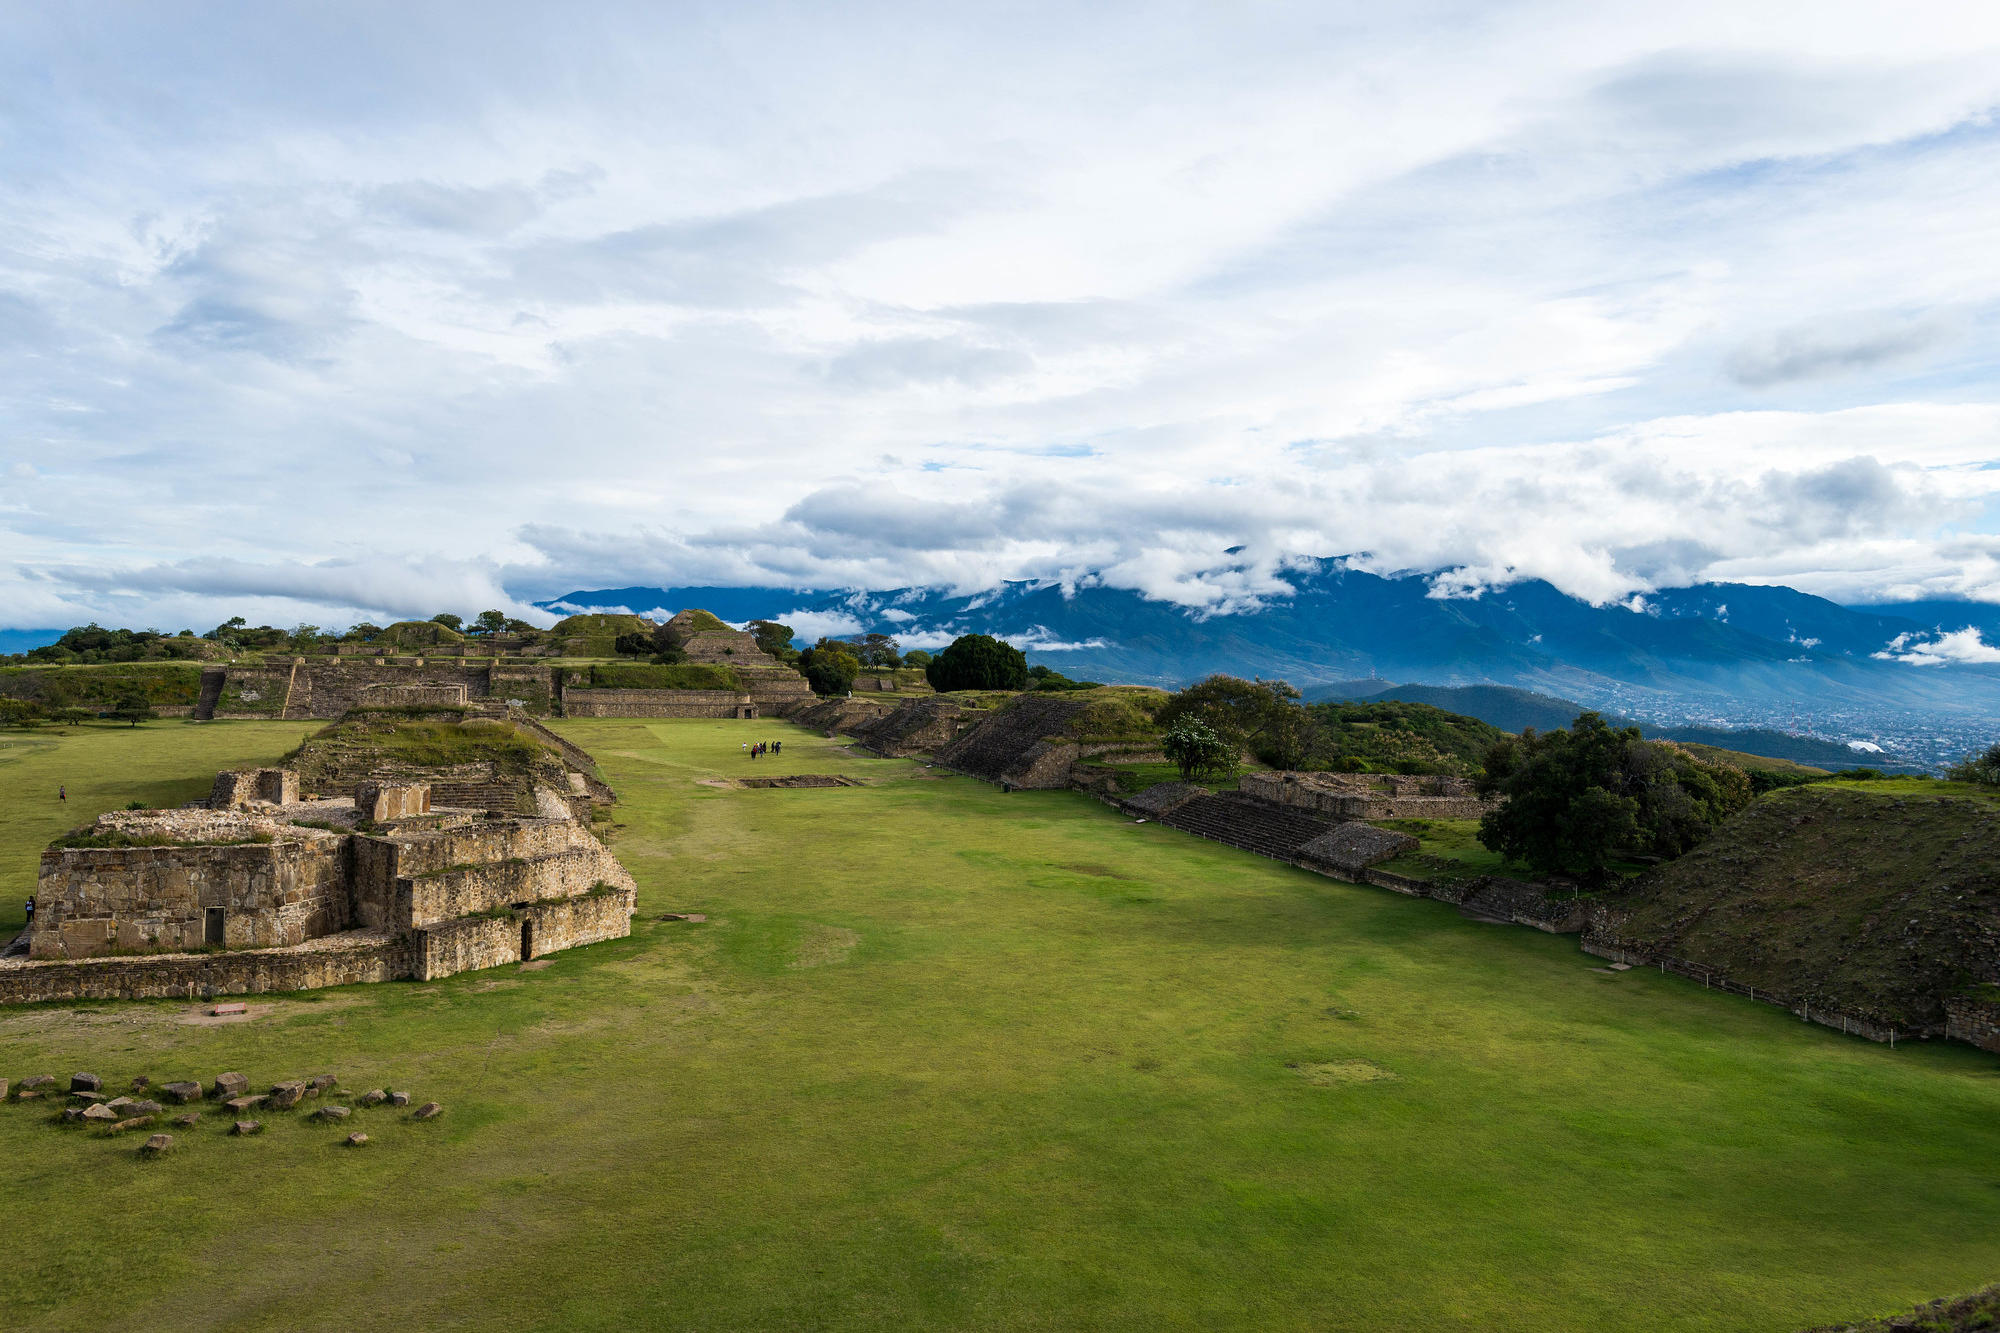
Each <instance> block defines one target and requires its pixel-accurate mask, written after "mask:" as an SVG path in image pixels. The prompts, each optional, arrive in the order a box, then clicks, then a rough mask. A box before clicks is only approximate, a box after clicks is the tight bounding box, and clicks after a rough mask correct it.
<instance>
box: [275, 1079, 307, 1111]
mask: <svg viewBox="0 0 2000 1333" xmlns="http://www.w3.org/2000/svg"><path fill="white" fill-rule="evenodd" d="M305 1095H306V1085H305V1083H304V1082H303V1081H301V1080H297V1079H294V1080H293V1081H291V1082H289V1083H280V1084H277V1085H276V1086H274V1087H273V1088H272V1089H271V1091H270V1098H271V1101H270V1106H271V1109H272V1110H273V1111H289V1110H291V1109H292V1108H293V1107H294V1106H297V1105H298V1104H299V1101H300V1099H302V1098H303V1097H304V1096H305Z"/></svg>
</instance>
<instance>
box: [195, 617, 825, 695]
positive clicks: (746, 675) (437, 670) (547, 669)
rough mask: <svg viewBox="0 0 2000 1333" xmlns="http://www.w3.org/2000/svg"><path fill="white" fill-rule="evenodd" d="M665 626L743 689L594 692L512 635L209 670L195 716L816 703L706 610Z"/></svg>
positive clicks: (699, 659) (753, 644)
mask: <svg viewBox="0 0 2000 1333" xmlns="http://www.w3.org/2000/svg"><path fill="white" fill-rule="evenodd" d="M633 621H634V623H636V624H639V625H643V626H647V627H649V628H652V627H655V626H654V623H653V622H651V621H647V620H643V619H640V618H638V617H634V618H633ZM667 623H668V624H669V625H671V626H673V627H674V628H675V629H677V630H679V631H681V633H682V635H683V639H684V651H685V652H686V654H687V658H688V661H690V662H693V663H697V664H703V665H708V666H718V667H726V668H727V669H728V670H729V671H730V672H731V673H733V674H734V675H735V677H736V679H737V681H738V682H739V683H740V686H741V688H738V689H728V690H713V689H710V690H650V689H631V690H628V689H595V688H589V673H588V672H583V671H577V670H575V669H573V668H566V667H563V666H561V665H557V664H552V663H549V662H545V661H539V660H535V659H534V656H533V655H531V654H527V652H526V650H525V649H522V648H520V647H519V646H518V645H516V644H515V642H514V640H512V639H511V638H509V637H508V636H505V635H496V636H493V637H491V638H489V639H486V640H482V641H481V642H479V643H451V644H445V643H439V644H435V645H429V646H425V645H416V648H417V650H416V651H397V649H398V648H399V647H404V646H406V645H397V644H384V645H381V646H380V648H377V647H375V646H374V645H364V644H340V645H336V646H334V647H333V648H330V649H329V650H328V651H327V652H325V653H321V654H315V655H313V656H301V657H296V658H293V659H290V660H288V661H281V662H271V661H265V662H263V663H258V664H250V663H245V664H242V665H237V664H234V663H231V664H229V665H225V666H213V667H209V668H207V669H205V670H204V671H203V672H202V680H201V691H200V694H199V696H198V698H197V700H196V702H195V705H194V710H193V716H194V717H195V718H196V720H198V721H205V720H208V719H211V718H299V719H304V718H320V719H324V720H327V721H332V720H333V719H335V718H339V717H344V716H346V715H347V714H348V713H350V712H352V711H353V710H355V709H399V710H403V709H436V710H458V711H461V712H469V713H473V714H483V715H487V716H505V715H506V714H508V713H509V711H510V710H511V711H515V712H523V713H529V714H533V715H536V716H558V717H715V718H754V717H788V716H790V715H791V714H792V713H794V712H796V711H798V710H799V709H801V708H804V707H806V706H808V705H810V704H811V703H812V702H813V694H812V689H811V687H810V686H808V685H807V684H806V681H805V677H803V676H801V675H800V674H799V673H798V672H797V671H796V670H794V669H793V668H792V667H790V666H787V665H786V664H784V663H783V662H780V661H778V660H777V659H776V658H774V657H772V656H770V655H769V654H767V653H765V652H764V651H763V650H762V649H761V648H759V647H758V646H757V640H756V639H755V638H754V637H752V636H751V635H749V634H746V633H744V632H743V631H741V630H735V629H731V628H729V626H728V625H726V624H724V623H723V622H722V621H720V620H717V619H716V618H715V617H714V616H712V615H709V614H708V613H707V612H705V611H694V610H689V611H683V612H681V613H680V614H679V615H676V616H675V617H674V618H673V619H672V620H670V621H668V622H667ZM599 651H603V652H606V653H608V651H609V649H608V648H600V649H599ZM517 653H518V654H521V655H510V654H517ZM480 654H491V656H490V657H488V658H482V657H481V656H479V655H480Z"/></svg>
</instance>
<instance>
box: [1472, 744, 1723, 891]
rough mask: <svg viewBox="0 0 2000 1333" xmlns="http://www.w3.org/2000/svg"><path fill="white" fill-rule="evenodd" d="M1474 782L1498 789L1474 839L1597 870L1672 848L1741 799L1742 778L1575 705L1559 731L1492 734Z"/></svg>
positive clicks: (1561, 868) (1547, 866) (1682, 847)
mask: <svg viewBox="0 0 2000 1333" xmlns="http://www.w3.org/2000/svg"><path fill="white" fill-rule="evenodd" d="M1479 789H1480V791H1481V792H1482V793H1483V794H1485V795H1488V796H1494V795H1497V796H1500V797H1501V798H1503V799H1502V803H1501V805H1500V806H1499V808H1498V809H1496V810H1493V811H1491V812H1489V813H1488V814H1487V815H1486V816H1485V817H1484V818H1483V819H1481V820H1480V821H1479V841H1480V842H1481V843H1482V844H1484V845H1485V846H1486V847H1488V848H1490V849H1492V850H1493V851H1496V852H1499V853H1501V854H1502V855H1504V856H1507V857H1509V858H1510V859H1513V860H1518V861H1523V862H1525V863H1527V865H1528V867H1529V868H1530V869H1531V870H1534V871H1537V872H1539V873H1543V874H1547V873H1552V872H1562V873H1567V874H1573V875H1581V876H1586V877H1593V878H1594V877H1601V876H1602V875H1603V874H1604V872H1605V870H1606V869H1607V868H1608V867H1609V865H1610V862H1611V861H1612V860H1613V859H1614V858H1615V857H1616V856H1617V855H1619V854H1620V853H1636V854H1651V855H1657V856H1678V855H1680V854H1681V853H1682V852H1685V851H1687V850H1688V849H1689V848H1691V847H1693V846H1694V845H1695V844H1696V843H1698V842H1700V841H1701V840H1702V839H1703V838H1704V837H1706V836H1707V835H1708V831H1709V830H1710V829H1711V828H1713V827H1714V826H1715V825H1716V824H1717V823H1720V822H1721V821H1722V820H1723V819H1726V818H1727V817H1728V816H1729V815H1731V814H1733V813H1735V812H1736V811H1737V810H1740V809H1742V808H1743V806H1745V805H1746V804H1748V803H1749V800H1750V780H1749V779H1748V778H1747V777H1745V776H1744V775H1743V773H1742V771H1741V770H1739V769H1737V768H1735V767H1733V766H1731V765H1728V764H1711V763H1707V762H1704V761H1702V760H1700V759H1697V758H1695V757H1694V756H1693V755H1691V754H1689V753H1688V752H1687V751H1685V750H1682V749H1680V748H1679V747H1678V746H1675V745H1671V744H1665V743H1661V742H1657V741H1647V740H1642V739H1640V736H1639V729H1638V728H1637V727H1625V728H1622V729H1618V728H1613V727H1611V726H1609V725H1607V724H1606V723H1605V721H1604V719H1603V718H1601V717H1599V716H1598V715H1597V714H1596V713H1585V714H1583V715H1582V716H1580V717H1578V718H1577V720H1576V721H1575V722H1574V723H1572V724H1571V725H1570V728H1569V729H1568V730H1567V731H1562V730H1557V731H1549V732H1541V733H1537V732H1536V731H1534V730H1533V729H1530V730H1528V731H1524V732H1522V733H1521V735H1519V736H1518V737H1516V736H1509V737H1506V738H1504V739H1502V740H1499V741H1496V742H1495V743H1494V745H1493V747H1492V748H1491V749H1490V750H1489V751H1488V752H1487V755H1486V761H1485V765H1484V768H1483V771H1482V772H1481V774H1480V777H1479Z"/></svg>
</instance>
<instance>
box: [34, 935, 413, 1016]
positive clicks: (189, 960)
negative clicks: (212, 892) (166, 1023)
mask: <svg viewBox="0 0 2000 1333" xmlns="http://www.w3.org/2000/svg"><path fill="white" fill-rule="evenodd" d="M409 975H410V944H409V941H408V940H406V939H404V938H401V937H395V936H387V935H383V934H381V933H378V932H366V933H360V934H357V935H355V936H354V937H353V938H352V939H342V938H340V937H337V936H336V937H333V938H329V939H327V940H324V941H319V942H316V943H315V944H314V945H313V946H312V947H310V948H301V949H270V950H265V949H257V950H242V951H238V952H232V953H213V954H162V955H158V956H155V957H149V958H89V959H82V960H79V961H76V962H67V961H51V962H30V963H21V964H18V965H9V966H5V967H0V1004H31V1003H34V1002H36V1001H40V1000H160V999H206V998H208V997H209V996H212V995H261V994H264V993H266V992H268V991H293V990H312V989H315V988H317V987H320V986H352V985H357V984H359V983H361V982H366V981H393V980H395V979H396V978H398V977H407V976H409Z"/></svg>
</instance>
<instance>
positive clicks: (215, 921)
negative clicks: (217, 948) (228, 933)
mask: <svg viewBox="0 0 2000 1333" xmlns="http://www.w3.org/2000/svg"><path fill="white" fill-rule="evenodd" d="M201 942H202V943H203V944H220V943H222V909H221V908H220V907H211V908H208V909H207V910H205V911H204V912H203V913H202V914H201Z"/></svg>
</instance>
